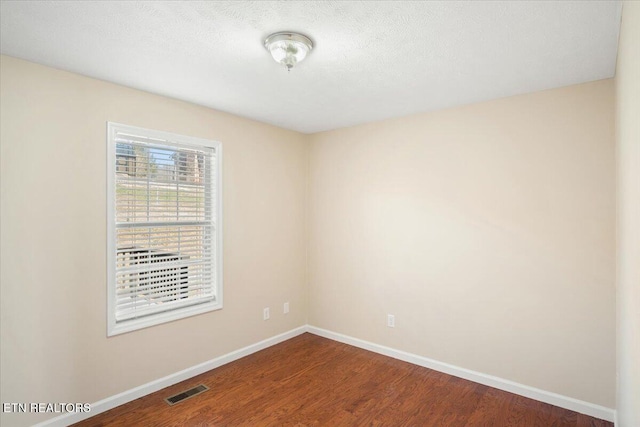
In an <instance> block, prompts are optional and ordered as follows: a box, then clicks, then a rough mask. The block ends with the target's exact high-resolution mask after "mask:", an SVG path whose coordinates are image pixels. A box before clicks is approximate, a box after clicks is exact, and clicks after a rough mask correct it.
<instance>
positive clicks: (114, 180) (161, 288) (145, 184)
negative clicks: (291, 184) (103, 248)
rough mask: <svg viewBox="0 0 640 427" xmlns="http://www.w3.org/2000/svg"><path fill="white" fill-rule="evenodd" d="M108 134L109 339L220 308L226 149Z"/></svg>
mask: <svg viewBox="0 0 640 427" xmlns="http://www.w3.org/2000/svg"><path fill="white" fill-rule="evenodd" d="M107 127H108V156H107V157H108V166H107V172H108V191H107V193H108V201H107V207H108V227H107V229H108V248H107V250H108V256H107V258H108V270H107V271H108V316H109V319H108V320H109V322H108V325H109V326H108V331H107V333H108V335H109V336H111V335H116V334H120V333H124V332H129V331H133V330H136V329H140V328H145V327H147V326H151V325H156V324H159V323H164V322H169V321H172V320H176V319H181V318H183V317H187V316H192V315H195V314H200V313H204V312H207V311H211V310H216V309H219V308H222V228H221V226H222V221H221V219H222V215H221V214H222V207H221V202H222V198H221V160H222V146H221V144H220V143H218V142H213V141H207V140H203V139H197V138H191V137H186V136H181V135H174V134H170V133H166V132H160V131H153V130H148V129H141V128H136V127H132V126H126V125H121V124H116V123H108V125H107Z"/></svg>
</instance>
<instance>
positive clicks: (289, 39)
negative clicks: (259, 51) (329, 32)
mask: <svg viewBox="0 0 640 427" xmlns="http://www.w3.org/2000/svg"><path fill="white" fill-rule="evenodd" d="M264 47H265V48H267V50H268V51H269V53H271V56H272V57H273V59H274V60H275V61H276V62H277V63H279V64H282V65H284V66H285V67H287V70H291V68H293V67H294V66H295V65H296V64H297V63H298V62H300V61H302V60H303V59H304V58H306V56H307V54H308V53H309V52H310V51H311V49H313V42H312V41H311V40H310V39H309V37H307V36H303V35H302V34H297V33H288V32H282V33H275V34H271V35H270V36H269V37H267V38H266V40H265V41H264Z"/></svg>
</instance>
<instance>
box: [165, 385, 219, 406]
mask: <svg viewBox="0 0 640 427" xmlns="http://www.w3.org/2000/svg"><path fill="white" fill-rule="evenodd" d="M207 390H209V387H207V386H206V385H203V384H200V385H198V386H195V387H194V388H190V389H189V390H185V391H183V392H181V393H178V394H176V395H173V396H171V397H167V398H166V399H164V401H165V402H167V403H168V404H169V405H172V406H173V405H175V404H176V403H178V402H182V401H183V400H186V399H189V398H190V397H193V396H197V395H199V394H200V393H203V392H205V391H207Z"/></svg>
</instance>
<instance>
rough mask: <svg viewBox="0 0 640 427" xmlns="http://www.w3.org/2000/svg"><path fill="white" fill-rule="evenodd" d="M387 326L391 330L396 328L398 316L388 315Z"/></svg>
mask: <svg viewBox="0 0 640 427" xmlns="http://www.w3.org/2000/svg"><path fill="white" fill-rule="evenodd" d="M387 326H388V327H390V328H395V327H396V316H394V315H393V314H387Z"/></svg>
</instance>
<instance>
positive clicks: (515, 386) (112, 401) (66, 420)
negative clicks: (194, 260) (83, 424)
mask: <svg viewBox="0 0 640 427" xmlns="http://www.w3.org/2000/svg"><path fill="white" fill-rule="evenodd" d="M305 332H309V333H312V334H314V335H318V336H321V337H324V338H328V339H331V340H334V341H338V342H341V343H345V344H349V345H352V346H354V347H358V348H362V349H365V350H369V351H372V352H374V353H379V354H383V355H385V356H389V357H393V358H394V359H398V360H403V361H405V362H409V363H412V364H414V365H418V366H423V367H425V368H429V369H433V370H435V371H439V372H443V373H446V374H449V375H453V376H455V377H459V378H464V379H466V380H470V381H473V382H476V383H479V384H484V385H487V386H489V387H494V388H497V389H500V390H504V391H508V392H510V393H514V394H518V395H520V396H524V397H528V398H530V399H535V400H538V401H540V402H545V403H549V404H551V405H555V406H559V407H561V408H565V409H569V410H572V411H575V412H579V413H581V414H585V415H589V416H592V417H596V418H600V419H603V420H607V421H614V419H615V416H616V411H615V410H613V409H611V408H606V407H604V406H600V405H595V404H593V403H589V402H584V401H582V400H578V399H574V398H572V397H567V396H563V395H560V394H557V393H552V392H549V391H545V390H540V389H537V388H534V387H529V386H527V385H524V384H519V383H516V382H513V381H509V380H505V379H503V378H498V377H494V376H492V375H487V374H483V373H481V372H475V371H472V370H469V369H465V368H460V367H458V366H454V365H450V364H448V363H444V362H439V361H437V360H433V359H429V358H427V357H423V356H418V355H416V354H412V353H407V352H404V351H401V350H395V349H393V348H390V347H385V346H382V345H379V344H374V343H372V342H368V341H364V340H361V339H358V338H353V337H350V336H347V335H343V334H339V333H336V332H332V331H328V330H325V329H321V328H317V327H315V326H310V325H305V326H300V327H298V328H295V329H292V330H290V331H288V332H285V333H282V334H280V335H276V336H274V337H271V338H268V339H266V340H263V341H260V342H258V343H255V344H252V345H249V346H247V347H244V348H241V349H239V350H236V351H232V352H231V353H227V354H225V355H222V356H220V357H216V358H215V359H211V360H209V361H206V362H204V363H201V364H199V365H195V366H192V367H190V368H187V369H184V370H182V371H180V372H176V373H173V374H171V375H167V376H166V377H163V378H160V379H157V380H155V381H151V382H149V383H147V384H143V385H141V386H139V387H135V388H132V389H130V390H127V391H124V392H122V393H119V394H116V395H115V396H111V397H108V398H106V399H103V400H100V401H99V402H96V403H93V404H91V412H80V413H69V414H63V415H60V416H58V417H55V418H52V419H49V420H46V421H43V422H41V423H39V424H36V425H35V426H34V427H64V426H68V425H70V424H73V423H77V422H79V421H82V420H84V419H87V418H89V417H92V416H94V415H98V414H100V413H102V412H105V411H108V410H109V409H113V408H115V407H116V406H120V405H123V404H125V403H127V402H131V401H132V400H135V399H138V398H140V397H142V396H146V395H147V394H150V393H153V392H156V391H158V390H161V389H163V388H165V387H169V386H170V385H173V384H176V383H179V382H180V381H184V380H187V379H189V378H192V377H195V376H196V375H200V374H202V373H204V372H207V371H210V370H211V369H215V368H217V367H220V366H222V365H226V364H227V363H230V362H233V361H235V360H238V359H241V358H243V357H245V356H248V355H250V354H252V353H255V352H257V351H260V350H264V349H265V348H268V347H271V346H273V345H276V344H279V343H281V342H283V341H286V340H288V339H291V338H293V337H295V336H298V335H300V334H303V333H305Z"/></svg>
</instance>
